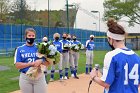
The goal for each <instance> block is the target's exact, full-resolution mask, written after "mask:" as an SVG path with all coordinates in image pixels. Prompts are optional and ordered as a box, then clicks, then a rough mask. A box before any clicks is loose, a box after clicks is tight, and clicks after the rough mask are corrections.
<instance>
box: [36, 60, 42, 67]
mask: <svg viewBox="0 0 140 93" xmlns="http://www.w3.org/2000/svg"><path fill="white" fill-rule="evenodd" d="M41 64H42V60H41V59H38V60H36V61H35V62H34V67H39V66H40V65H41Z"/></svg>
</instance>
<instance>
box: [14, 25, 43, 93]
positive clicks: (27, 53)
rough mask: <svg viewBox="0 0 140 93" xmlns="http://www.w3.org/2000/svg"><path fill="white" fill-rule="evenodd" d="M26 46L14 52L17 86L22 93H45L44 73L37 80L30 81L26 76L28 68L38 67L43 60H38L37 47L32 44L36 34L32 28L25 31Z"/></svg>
mask: <svg viewBox="0 0 140 93" xmlns="http://www.w3.org/2000/svg"><path fill="white" fill-rule="evenodd" d="M25 38H26V44H24V45H22V46H20V47H18V48H17V49H16V52H15V60H14V63H15V66H16V68H17V69H19V72H20V78H19V86H20V89H21V91H22V93H46V80H45V75H44V73H42V74H41V76H40V77H39V78H38V79H35V80H32V79H31V78H29V77H28V76H27V75H26V72H27V71H28V69H29V68H30V67H39V66H40V65H41V64H42V63H43V62H45V60H42V59H38V57H37V50H38V49H37V47H36V45H35V44H34V40H35V38H36V33H35V30H34V29H33V28H28V29H26V31H25Z"/></svg>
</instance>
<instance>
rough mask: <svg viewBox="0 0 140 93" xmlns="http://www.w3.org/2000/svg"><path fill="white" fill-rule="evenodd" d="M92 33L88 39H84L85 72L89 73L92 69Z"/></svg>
mask: <svg viewBox="0 0 140 93" xmlns="http://www.w3.org/2000/svg"><path fill="white" fill-rule="evenodd" d="M93 39H94V35H90V40H87V41H86V72H85V74H89V72H91V70H92V64H93V56H94V55H93V50H94V47H95V45H94V41H93Z"/></svg>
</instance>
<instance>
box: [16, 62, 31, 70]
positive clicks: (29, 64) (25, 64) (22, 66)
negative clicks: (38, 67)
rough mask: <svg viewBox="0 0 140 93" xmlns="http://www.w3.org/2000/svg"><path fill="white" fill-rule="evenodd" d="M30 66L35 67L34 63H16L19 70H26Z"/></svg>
mask: <svg viewBox="0 0 140 93" xmlns="http://www.w3.org/2000/svg"><path fill="white" fill-rule="evenodd" d="M29 66H34V63H32V62H29V63H23V62H16V63H15V67H16V68H17V69H22V68H26V67H29Z"/></svg>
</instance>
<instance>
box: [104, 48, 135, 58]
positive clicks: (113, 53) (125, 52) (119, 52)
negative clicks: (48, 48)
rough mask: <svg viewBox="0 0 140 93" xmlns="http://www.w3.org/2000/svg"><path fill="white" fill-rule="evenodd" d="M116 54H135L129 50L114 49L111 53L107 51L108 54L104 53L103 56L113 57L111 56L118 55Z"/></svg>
mask: <svg viewBox="0 0 140 93" xmlns="http://www.w3.org/2000/svg"><path fill="white" fill-rule="evenodd" d="M118 54H126V55H133V54H135V52H134V51H133V50H131V49H120V48H116V49H115V50H112V51H109V52H108V53H106V55H105V56H107V57H113V56H115V55H118Z"/></svg>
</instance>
